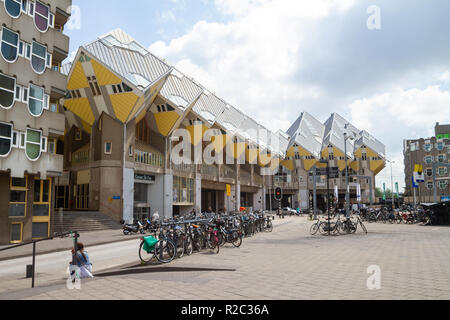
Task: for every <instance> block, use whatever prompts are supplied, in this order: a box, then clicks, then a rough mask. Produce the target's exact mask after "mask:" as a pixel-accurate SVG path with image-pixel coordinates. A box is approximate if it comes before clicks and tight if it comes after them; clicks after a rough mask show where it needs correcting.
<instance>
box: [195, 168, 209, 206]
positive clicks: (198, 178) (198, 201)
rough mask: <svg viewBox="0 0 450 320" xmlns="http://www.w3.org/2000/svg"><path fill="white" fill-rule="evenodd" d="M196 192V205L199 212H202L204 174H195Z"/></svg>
mask: <svg viewBox="0 0 450 320" xmlns="http://www.w3.org/2000/svg"><path fill="white" fill-rule="evenodd" d="M194 188H195V194H194V207H195V211H196V212H197V213H201V210H202V209H207V208H202V175H201V174H200V173H196V174H195V182H194Z"/></svg>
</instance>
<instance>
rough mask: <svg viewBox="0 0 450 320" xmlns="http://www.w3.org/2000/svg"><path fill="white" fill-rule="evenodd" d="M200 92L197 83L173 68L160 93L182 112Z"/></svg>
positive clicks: (201, 90) (200, 89)
mask: <svg viewBox="0 0 450 320" xmlns="http://www.w3.org/2000/svg"><path fill="white" fill-rule="evenodd" d="M202 92H203V89H202V88H201V87H200V86H199V85H198V84H197V83H195V82H194V81H192V80H191V79H189V78H188V77H186V76H185V75H183V74H182V73H180V72H179V71H177V70H175V69H174V70H172V72H171V73H170V75H169V77H168V78H167V81H166V82H165V83H164V86H163V87H162V88H161V91H160V95H161V96H162V97H164V98H165V99H167V100H168V101H170V102H171V103H172V104H174V106H176V107H178V108H179V109H180V110H181V111H182V112H184V111H186V108H188V107H189V106H190V105H191V104H192V103H194V102H195V101H196V99H197V98H198V97H199V95H201V93H202Z"/></svg>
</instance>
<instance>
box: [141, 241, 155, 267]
mask: <svg viewBox="0 0 450 320" xmlns="http://www.w3.org/2000/svg"><path fill="white" fill-rule="evenodd" d="M154 256H155V251H154V250H153V251H151V252H147V251H145V250H144V241H142V242H141V245H140V246H139V259H141V262H142V263H143V264H144V263H147V262H149V261H150V260H152V259H153V257H154Z"/></svg>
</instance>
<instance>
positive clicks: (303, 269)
mask: <svg viewBox="0 0 450 320" xmlns="http://www.w3.org/2000/svg"><path fill="white" fill-rule="evenodd" d="M311 223H312V222H310V221H307V219H306V218H297V217H292V218H286V219H284V220H279V219H277V220H276V221H275V228H274V231H273V233H260V234H257V235H256V236H255V237H253V238H250V239H244V242H243V245H242V246H241V248H239V249H236V248H233V247H231V246H229V245H226V246H225V248H223V249H221V252H220V254H219V255H214V254H210V253H208V252H204V253H196V254H193V255H192V256H190V257H184V258H182V259H180V260H176V261H174V262H172V263H170V264H169V265H148V266H139V259H138V257H137V253H138V252H137V248H136V250H133V252H131V251H130V253H129V256H130V260H129V261H131V262H130V263H127V264H126V265H121V266H116V267H114V268H110V269H105V270H98V271H97V272H96V278H95V279H93V280H83V282H82V287H81V290H69V289H67V288H66V285H65V279H63V277H62V276H61V275H60V274H58V277H56V278H55V276H54V275H51V274H46V273H45V272H43V273H42V274H40V275H39V274H38V280H37V283H38V285H37V286H38V287H37V288H35V289H28V288H27V287H29V284H30V280H25V279H23V277H22V279H17V278H11V277H9V278H5V277H2V278H0V299H120V300H123V299H152V300H153V299H176V300H179V299H201V300H203V299H225V300H229V299H233V300H246V299H263V300H265V299H288V300H291V299H449V298H450V228H448V227H422V226H418V225H412V226H410V225H390V224H386V225H385V224H378V223H377V224H366V226H367V228H368V230H369V234H368V235H365V234H363V233H361V231H359V230H358V232H357V234H355V235H348V236H339V237H330V238H329V237H324V236H320V235H317V236H311V235H309V226H310V225H311ZM88 249H89V248H88ZM134 256H135V258H134ZM122 261H125V260H122ZM93 262H94V267H95V261H93ZM371 265H376V266H379V267H380V270H381V288H380V289H379V290H369V289H368V287H367V279H368V278H369V277H370V276H371V275H370V274H368V273H367V268H368V267H369V266H371ZM65 267H66V266H62V268H61V269H64V268H65Z"/></svg>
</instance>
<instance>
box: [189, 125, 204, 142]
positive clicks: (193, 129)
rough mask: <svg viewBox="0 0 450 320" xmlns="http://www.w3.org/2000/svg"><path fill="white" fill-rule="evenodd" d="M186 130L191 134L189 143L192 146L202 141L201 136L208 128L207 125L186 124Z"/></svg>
mask: <svg viewBox="0 0 450 320" xmlns="http://www.w3.org/2000/svg"><path fill="white" fill-rule="evenodd" d="M186 130H187V131H189V134H190V136H191V143H192V144H193V145H194V146H196V145H198V144H199V143H200V142H202V141H203V136H204V135H205V132H206V131H207V130H208V127H206V126H204V125H200V124H197V125H193V126H187V127H186Z"/></svg>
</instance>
